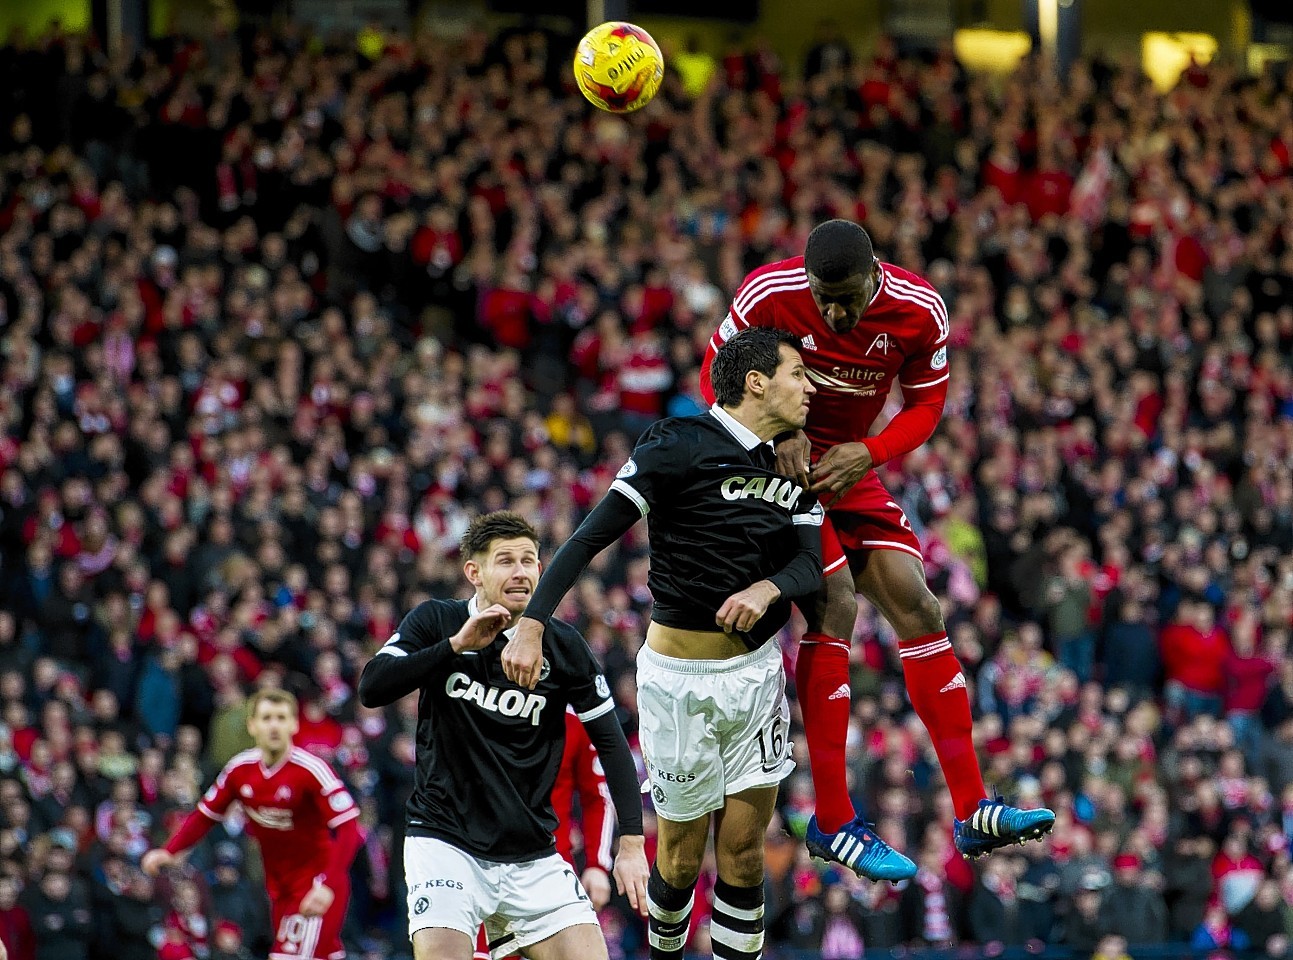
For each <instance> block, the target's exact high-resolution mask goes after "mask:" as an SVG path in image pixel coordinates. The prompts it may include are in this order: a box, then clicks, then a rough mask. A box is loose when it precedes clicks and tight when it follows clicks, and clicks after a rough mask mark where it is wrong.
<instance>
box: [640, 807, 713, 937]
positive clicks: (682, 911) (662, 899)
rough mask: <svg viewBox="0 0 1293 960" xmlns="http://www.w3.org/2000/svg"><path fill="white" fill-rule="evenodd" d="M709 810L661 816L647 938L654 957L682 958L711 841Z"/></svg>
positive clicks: (649, 891)
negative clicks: (678, 816) (669, 817)
mask: <svg viewBox="0 0 1293 960" xmlns="http://www.w3.org/2000/svg"><path fill="white" fill-rule="evenodd" d="M709 820H710V817H709V814H705V815H704V816H700V817H697V818H696V819H694V820H666V819H665V818H664V817H660V818H659V820H658V826H657V832H656V837H657V838H658V841H659V842H658V844H657V846H656V854H655V863H654V864H652V866H651V879H650V880H649V881H648V882H647V912H648V915H647V942H648V944H649V946H650V949H651V960H681V958H682V954H683V948H684V947H685V946H686V944H687V932H688V931H689V930H690V928H691V908H692V907H693V906H694V905H695V900H696V892H695V891H696V880H697V879H698V878H699V877H700V864H701V861H702V860H703V859H704V857H705V844H706V843H708V842H709Z"/></svg>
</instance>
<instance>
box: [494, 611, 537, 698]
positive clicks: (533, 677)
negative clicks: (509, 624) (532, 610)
mask: <svg viewBox="0 0 1293 960" xmlns="http://www.w3.org/2000/svg"><path fill="white" fill-rule="evenodd" d="M502 661H503V676H505V677H507V679H509V680H511V681H512V682H513V683H515V684H517V685H518V686H522V687H525V688H526V689H527V690H533V689H534V688H535V686H536V685H537V684H538V682H539V673H540V672H541V671H542V670H543V624H542V623H540V622H539V621H538V620H532V619H530V618H529V617H522V618H521V619H520V620H519V621H517V624H516V633H514V634H512V639H511V640H509V641H507V646H505V647H504V648H503V656H502Z"/></svg>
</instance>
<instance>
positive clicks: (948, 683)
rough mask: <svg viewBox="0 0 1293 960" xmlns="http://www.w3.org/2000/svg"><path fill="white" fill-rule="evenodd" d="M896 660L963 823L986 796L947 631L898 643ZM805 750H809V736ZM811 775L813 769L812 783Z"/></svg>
mask: <svg viewBox="0 0 1293 960" xmlns="http://www.w3.org/2000/svg"><path fill="white" fill-rule="evenodd" d="M898 655H899V656H900V657H901V658H902V673H903V678H904V679H905V680H906V682H907V695H908V696H909V697H911V705H912V706H913V707H915V709H916V715H917V716H918V717H920V719H921V722H922V723H924V724H925V729H926V730H928V731H929V738H930V740H931V741H933V744H934V751H935V752H936V753H937V754H938V763H939V766H941V767H942V768H943V779H944V780H946V781H947V789H948V791H949V792H950V793H951V794H952V805H953V806H954V807H955V808H956V818H957V819H958V820H964V819H966V818H967V817H969V816H970V814H972V813H974V811H975V810H977V809H978V806H979V801H980V800H982V799H983V798H984V797H986V796H987V795H988V791H987V789H986V788H985V787H984V786H983V774H982V773H980V772H979V758H978V756H977V755H976V754H975V752H974V738H973V732H974V720H973V718H972V717H971V715H970V696H969V693H968V692H967V691H966V688H965V674H964V673H963V672H962V670H961V664H960V661H958V660H957V659H956V654H955V653H953V652H952V644H951V643H950V642H949V641H948V639H947V633H946V632H939V633H930V634H926V635H925V636H923V637H915V638H914V639H911V640H902V641H899V643H898ZM800 656H803V654H802V653H801V654H800ZM805 723H807V718H805ZM809 749H810V751H811V749H812V739H811V737H810V739H809ZM816 775H817V767H816V765H814V767H813V776H814V778H815V777H816Z"/></svg>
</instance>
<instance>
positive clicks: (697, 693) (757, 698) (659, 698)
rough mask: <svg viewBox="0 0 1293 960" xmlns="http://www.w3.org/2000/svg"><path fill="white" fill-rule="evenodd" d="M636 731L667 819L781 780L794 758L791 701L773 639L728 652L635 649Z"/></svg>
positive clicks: (698, 812)
mask: <svg viewBox="0 0 1293 960" xmlns="http://www.w3.org/2000/svg"><path fill="white" fill-rule="evenodd" d="M638 714H639V726H638V736H639V738H640V741H641V744H642V756H643V758H644V759H645V760H646V765H647V777H648V782H647V783H646V784H644V785H643V788H642V789H643V792H644V793H645V792H647V791H648V790H649V791H650V793H651V799H652V801H653V803H654V805H655V810H656V813H657V814H658V815H659V816H661V817H664V818H665V819H666V820H673V821H685V820H695V819H696V818H697V817H702V816H704V815H705V814H707V813H711V812H713V811H714V810H719V809H721V808H722V806H723V803H724V802H725V798H726V797H728V796H730V795H731V794H734V793H740V792H741V791H743V790H749V789H750V788H751V787H770V786H774V785H776V784H778V783H780V782H781V781H782V780H783V779H785V778H786V777H787V776H789V774H790V772H791V771H792V770H794V769H795V762H794V761H793V760H791V759H790V742H789V739H788V734H789V732H790V705H789V704H788V703H787V702H786V673H785V668H784V667H783V666H782V663H781V648H780V646H778V644H777V643H776V641H775V640H774V641H769V642H767V643H765V644H764V645H763V646H762V647H760V648H759V649H758V650H754V651H752V652H750V653H747V654H745V655H744V656H740V657H733V658H732V659H730V660H682V659H678V658H676V657H666V656H662V655H661V654H659V653H656V652H655V651H654V650H652V649H651V648H650V647H647V646H645V645H644V646H643V647H642V649H641V650H640V651H639V652H638Z"/></svg>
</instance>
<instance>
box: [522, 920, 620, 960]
mask: <svg viewBox="0 0 1293 960" xmlns="http://www.w3.org/2000/svg"><path fill="white" fill-rule="evenodd" d="M521 955H522V956H524V957H529V958H530V960H585V958H587V960H606V957H607V952H606V938H605V937H604V936H603V935H602V928H601V927H599V926H598V925H597V924H595V923H577V924H575V925H574V926H573V927H566V929H564V930H562V931H560V932H558V933H554V934H553V935H552V936H550V937H548V939H546V940H540V941H539V942H538V943H532V944H530V945H529V946H528V947H523V948H522V949H521Z"/></svg>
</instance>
